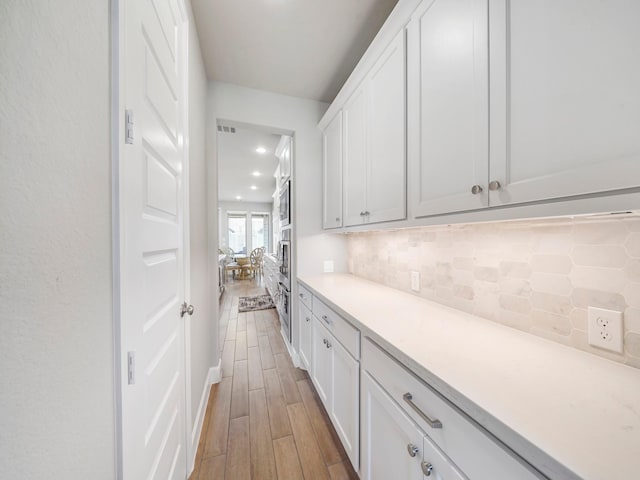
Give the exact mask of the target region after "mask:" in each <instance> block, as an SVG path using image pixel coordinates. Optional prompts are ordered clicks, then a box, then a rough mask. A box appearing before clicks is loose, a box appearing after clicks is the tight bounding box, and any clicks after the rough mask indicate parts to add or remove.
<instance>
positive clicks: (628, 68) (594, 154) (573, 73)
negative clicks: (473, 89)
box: [490, 0, 640, 205]
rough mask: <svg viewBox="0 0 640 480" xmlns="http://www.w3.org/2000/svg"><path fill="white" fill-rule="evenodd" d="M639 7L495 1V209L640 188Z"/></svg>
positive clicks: (618, 2) (587, 1) (589, 0)
mask: <svg viewBox="0 0 640 480" xmlns="http://www.w3.org/2000/svg"><path fill="white" fill-rule="evenodd" d="M638 18H640V2H637V1H635V0H612V1H607V2H602V1H600V0H584V1H580V2H558V1H555V0H539V1H535V2H530V1H526V0H511V1H506V0H491V4H490V32H491V45H492V46H491V67H490V70H491V99H492V100H491V115H492V117H491V151H492V163H491V174H490V178H491V179H492V180H498V181H499V182H500V184H501V185H502V188H500V189H499V190H496V191H494V192H491V196H490V204H492V205H500V204H510V203H520V202H530V201H536V200H545V199H553V198H559V197H567V196H571V195H580V194H588V193H594V192H603V191H608V190H614V189H619V188H627V187H634V186H638V185H639V184H640V135H638V132H639V131H640V89H639V88H638V85H640V29H639V28H638V22H637V20H638Z"/></svg>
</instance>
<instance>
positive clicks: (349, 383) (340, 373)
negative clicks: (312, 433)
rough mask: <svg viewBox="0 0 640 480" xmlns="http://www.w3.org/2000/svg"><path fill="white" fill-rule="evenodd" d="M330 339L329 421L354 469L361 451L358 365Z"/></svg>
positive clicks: (341, 347)
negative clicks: (331, 376)
mask: <svg viewBox="0 0 640 480" xmlns="http://www.w3.org/2000/svg"><path fill="white" fill-rule="evenodd" d="M330 341H331V348H330V350H331V353H332V356H333V358H332V365H333V386H332V389H331V392H332V399H331V409H330V412H331V420H333V424H334V425H335V427H336V431H337V432H338V435H339V436H340V440H342V445H343V446H344V449H345V450H346V452H347V455H348V456H349V460H351V464H352V465H353V468H354V469H355V470H356V472H357V471H358V469H359V452H360V448H359V437H360V435H359V433H360V432H359V431H358V428H359V423H358V409H359V401H360V398H359V388H358V386H359V385H360V364H359V363H358V362H357V361H356V360H355V359H354V358H353V357H352V356H351V355H350V354H349V352H347V350H346V349H345V348H344V347H343V346H342V345H340V343H339V342H338V341H337V340H335V338H333V337H332V338H331V340H330Z"/></svg>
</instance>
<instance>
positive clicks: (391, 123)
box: [343, 29, 406, 226]
mask: <svg viewBox="0 0 640 480" xmlns="http://www.w3.org/2000/svg"><path fill="white" fill-rule="evenodd" d="M405 78H406V58H405V32H404V29H403V30H402V31H400V32H399V33H398V34H397V36H396V37H395V38H394V40H393V41H392V42H391V44H390V45H389V46H388V47H387V49H386V50H385V51H384V52H383V54H382V55H381V56H380V58H379V59H378V61H377V62H376V63H375V64H374V66H373V68H372V69H371V71H370V72H369V74H368V75H367V76H366V77H365V79H364V80H363V82H362V84H361V85H360V87H359V88H358V89H356V91H355V92H354V93H353V94H352V95H351V97H350V98H349V100H348V101H347V102H346V103H345V105H344V107H343V115H344V137H343V141H344V169H343V171H344V222H343V224H344V226H352V225H360V224H363V223H374V222H386V221H391V220H400V219H404V218H405V217H406V153H405V143H406V137H405V132H406V127H405V122H406V120H405V106H406V98H405V90H406V81H405Z"/></svg>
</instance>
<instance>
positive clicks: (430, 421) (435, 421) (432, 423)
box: [402, 392, 442, 428]
mask: <svg viewBox="0 0 640 480" xmlns="http://www.w3.org/2000/svg"><path fill="white" fill-rule="evenodd" d="M402 398H403V399H404V401H405V402H407V403H408V404H409V406H410V407H411V408H412V409H413V411H414V412H416V413H417V414H418V415H420V418H422V419H423V420H424V421H425V422H427V424H428V425H429V426H430V427H431V428H442V422H441V421H440V420H438V419H437V418H435V419H432V418H429V416H427V415H426V414H425V413H424V412H423V411H422V410H420V409H419V408H418V406H417V405H416V404H415V403H413V401H412V400H413V395H411V393H409V392H407V393H405V394H404V395H403V396H402Z"/></svg>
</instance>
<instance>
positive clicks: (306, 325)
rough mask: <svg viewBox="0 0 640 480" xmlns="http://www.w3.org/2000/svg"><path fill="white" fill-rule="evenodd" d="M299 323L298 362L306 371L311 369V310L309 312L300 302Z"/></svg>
mask: <svg viewBox="0 0 640 480" xmlns="http://www.w3.org/2000/svg"><path fill="white" fill-rule="evenodd" d="M298 305H299V312H300V315H299V317H298V318H299V322H300V361H301V362H302V365H303V366H304V367H305V368H306V369H307V370H310V369H311V348H312V344H311V342H312V333H313V332H312V326H311V318H312V315H311V310H309V309H308V308H307V307H306V306H305V305H304V304H303V303H302V302H300V303H299V304H298Z"/></svg>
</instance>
